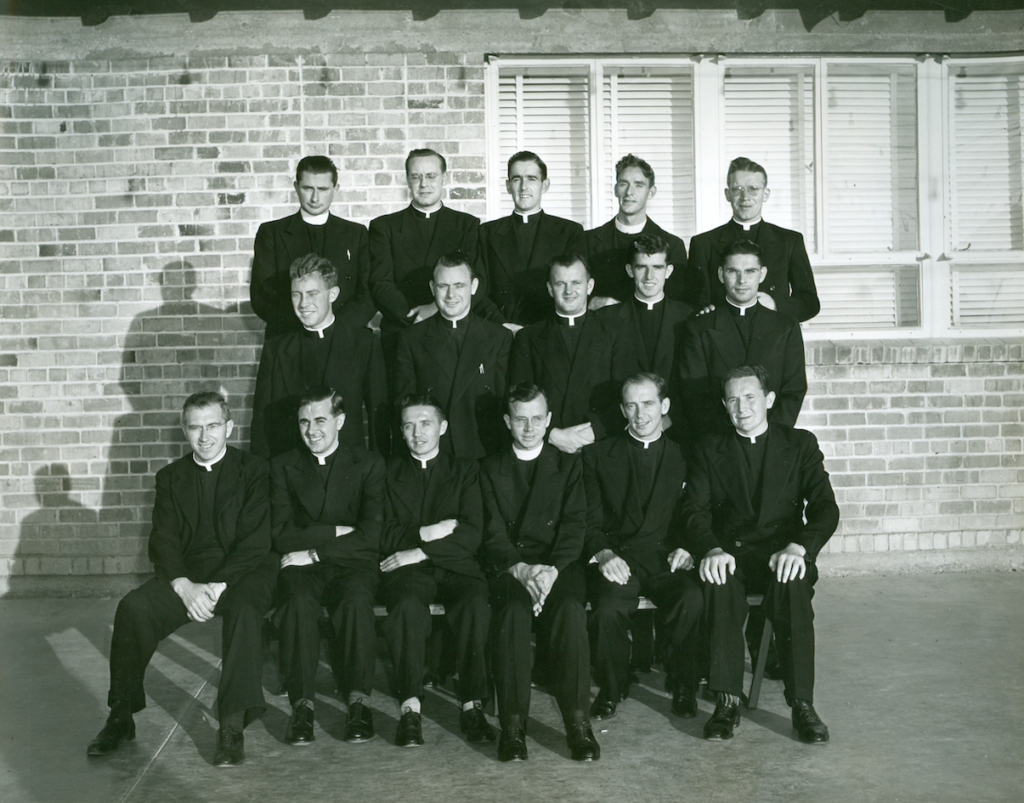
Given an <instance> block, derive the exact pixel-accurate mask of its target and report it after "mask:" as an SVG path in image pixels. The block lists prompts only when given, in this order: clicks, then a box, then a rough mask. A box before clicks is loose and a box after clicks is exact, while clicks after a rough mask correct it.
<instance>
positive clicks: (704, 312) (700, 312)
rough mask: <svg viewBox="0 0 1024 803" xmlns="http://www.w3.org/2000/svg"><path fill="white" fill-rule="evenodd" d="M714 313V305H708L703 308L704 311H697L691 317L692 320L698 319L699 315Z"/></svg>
mask: <svg viewBox="0 0 1024 803" xmlns="http://www.w3.org/2000/svg"><path fill="white" fill-rule="evenodd" d="M714 311H715V305H714V304H708V305H707V306H706V307H704V309H702V310H699V311H698V312H697V314H696V315H694V316H693V317H694V318H698V317H700V316H701V315H707V314H708V313H709V312H714Z"/></svg>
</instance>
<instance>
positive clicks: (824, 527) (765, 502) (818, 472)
mask: <svg viewBox="0 0 1024 803" xmlns="http://www.w3.org/2000/svg"><path fill="white" fill-rule="evenodd" d="M767 435H768V442H767V444H766V445H765V453H764V467H763V477H764V478H763V480H762V491H761V496H760V499H756V498H754V496H755V495H754V493H753V490H752V489H751V488H749V487H748V484H747V480H746V474H745V471H744V460H745V458H744V457H743V453H742V451H741V447H740V445H739V443H737V440H736V434H735V432H727V433H717V434H713V435H709V436H706V437H705V438H704V439H703V440H701V441H700V442H699V443H698V445H697V448H696V449H695V451H694V456H693V460H692V462H691V465H690V474H689V478H688V481H687V486H686V494H685V497H684V504H683V520H684V522H685V525H686V532H687V541H688V542H689V544H690V546H691V549H690V551H691V552H692V553H693V556H694V559H695V560H697V561H700V560H701V559H702V558H703V557H704V556H705V555H706V554H707V553H708V552H709V551H710V550H712V549H714V548H715V547H720V548H721V549H723V550H725V551H726V552H728V553H730V554H732V555H736V554H739V553H740V552H744V551H747V552H752V553H754V554H755V555H757V556H759V557H760V558H762V559H763V560H768V558H769V557H771V556H772V555H773V554H774V553H776V552H778V551H779V550H781V549H783V548H784V547H785V546H786V545H787V544H789V543H795V544H800V545H801V546H803V547H804V548H805V549H806V550H807V561H808V562H813V561H814V560H815V558H816V557H817V555H818V552H819V551H821V548H822V547H823V546H824V545H825V542H826V541H828V539H829V538H831V537H832V534H833V533H834V532H835V531H836V527H837V526H838V525H839V507H838V506H837V505H836V498H835V494H834V493H833V491H832V484H831V483H830V482H829V479H828V472H827V471H825V466H824V463H823V458H822V455H821V450H820V449H818V441H817V440H816V439H815V437H814V435H812V434H811V433H810V432H806V431H805V430H802V429H790V428H789V427H784V426H780V425H777V424H769V425H768V433H767ZM805 517H806V520H807V521H806V523H805V522H804V518H805Z"/></svg>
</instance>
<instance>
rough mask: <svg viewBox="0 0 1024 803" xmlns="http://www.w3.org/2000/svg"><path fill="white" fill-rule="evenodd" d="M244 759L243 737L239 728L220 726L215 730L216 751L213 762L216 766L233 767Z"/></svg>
mask: <svg viewBox="0 0 1024 803" xmlns="http://www.w3.org/2000/svg"><path fill="white" fill-rule="evenodd" d="M243 761H245V738H244V737H243V736H242V732H241V731H240V730H236V729H235V728H230V727H229V728H221V729H220V730H219V731H217V752H215V753H214V754H213V763H214V766H217V767H235V766H238V765H239V764H241V763H242V762H243Z"/></svg>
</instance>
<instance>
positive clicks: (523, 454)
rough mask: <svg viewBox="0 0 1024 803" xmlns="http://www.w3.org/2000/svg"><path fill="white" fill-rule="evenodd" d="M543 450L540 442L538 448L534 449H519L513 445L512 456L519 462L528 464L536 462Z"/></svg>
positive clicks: (542, 444) (542, 443)
mask: <svg viewBox="0 0 1024 803" xmlns="http://www.w3.org/2000/svg"><path fill="white" fill-rule="evenodd" d="M543 448H544V442H543V441H541V444H540V446H538V447H537V448H536V449H520V448H519V447H518V446H516V445H515V444H514V443H513V444H512V452H513V454H515V456H516V457H517V458H519V459H520V460H525V461H527V462H529V461H530V460H536V459H537V458H538V457H540V453H541V450H542V449H543Z"/></svg>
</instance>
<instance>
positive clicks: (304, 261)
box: [250, 254, 389, 457]
mask: <svg viewBox="0 0 1024 803" xmlns="http://www.w3.org/2000/svg"><path fill="white" fill-rule="evenodd" d="M290 274H291V277H292V279H291V288H292V294H291V304H292V309H294V311H295V317H296V319H297V320H298V321H299V323H300V324H301V326H302V328H301V329H299V330H298V331H295V332H287V333H285V334H283V335H281V336H279V337H275V338H271V339H270V340H268V341H267V342H266V343H264V344H263V353H262V354H261V355H260V366H259V370H258V371H257V372H256V393H255V395H254V397H253V411H252V428H251V433H252V444H251V447H250V448H251V450H252V451H253V453H255V454H258V455H262V456H264V457H273V456H274V455H278V454H283V453H284V452H287V451H290V450H291V449H297V448H299V447H300V446H301V445H302V444H301V440H300V437H299V428H298V427H297V426H296V418H295V414H296V412H297V411H298V404H297V402H298V399H299V397H300V396H301V395H302V394H304V393H305V392H306V391H307V390H308V389H309V388H313V387H325V386H326V387H331V388H335V389H336V390H338V392H339V395H340V396H341V397H342V398H343V399H345V404H346V406H347V407H348V409H349V412H350V415H348V416H345V417H343V421H344V423H345V426H344V428H343V429H342V431H341V440H342V442H343V443H345V444H347V445H349V446H365V445H366V443H367V435H369V443H370V446H371V447H373V448H377V445H378V443H379V442H380V441H382V440H386V439H387V428H388V424H389V416H388V398H387V377H386V374H385V372H384V357H383V355H382V354H381V349H380V343H379V342H378V341H377V338H376V337H375V336H374V334H373V332H372V331H370V330H369V329H367V328H366V327H365V326H361V327H359V328H356V327H353V326H351V325H349V324H347V323H346V322H345V321H339V320H338V319H337V316H336V315H335V313H334V307H333V302H334V300H335V299H337V297H338V293H339V289H338V274H337V271H335V269H334V266H333V265H331V263H330V262H328V261H327V260H326V259H324V258H323V257H318V256H316V254H307V255H306V256H304V257H300V258H299V259H297V260H295V262H294V263H293V264H292V266H291V270H290ZM364 406H365V408H366V416H365V420H366V425H365V426H364V423H363V421H364V416H363V407H364Z"/></svg>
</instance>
